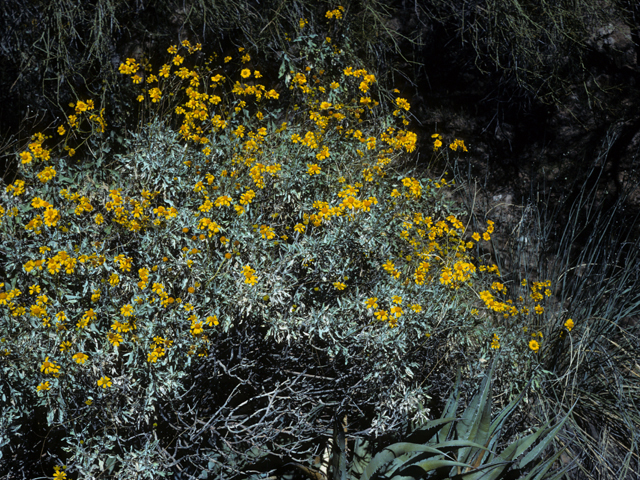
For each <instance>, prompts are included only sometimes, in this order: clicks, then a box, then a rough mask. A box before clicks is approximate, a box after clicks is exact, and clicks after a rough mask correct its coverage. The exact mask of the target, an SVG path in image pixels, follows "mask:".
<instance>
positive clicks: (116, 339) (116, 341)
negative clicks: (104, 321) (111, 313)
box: [107, 332, 123, 347]
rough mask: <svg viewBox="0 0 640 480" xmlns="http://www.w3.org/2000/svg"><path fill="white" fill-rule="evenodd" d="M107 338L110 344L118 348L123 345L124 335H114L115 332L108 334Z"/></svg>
mask: <svg viewBox="0 0 640 480" xmlns="http://www.w3.org/2000/svg"><path fill="white" fill-rule="evenodd" d="M107 338H108V339H109V342H110V343H111V344H112V345H113V346H114V347H117V346H118V345H120V344H121V343H122V340H123V338H122V335H120V334H119V333H113V332H109V333H108V334H107Z"/></svg>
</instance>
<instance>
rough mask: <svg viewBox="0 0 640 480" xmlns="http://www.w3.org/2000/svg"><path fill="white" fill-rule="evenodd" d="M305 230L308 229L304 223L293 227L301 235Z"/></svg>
mask: <svg viewBox="0 0 640 480" xmlns="http://www.w3.org/2000/svg"><path fill="white" fill-rule="evenodd" d="M305 228H306V227H305V226H304V225H303V224H302V223H296V225H295V227H293V229H294V230H295V231H296V232H299V233H304V229H305Z"/></svg>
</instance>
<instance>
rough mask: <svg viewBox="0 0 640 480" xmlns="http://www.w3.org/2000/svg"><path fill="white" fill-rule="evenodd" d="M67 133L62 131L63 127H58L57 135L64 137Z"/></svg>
mask: <svg viewBox="0 0 640 480" xmlns="http://www.w3.org/2000/svg"><path fill="white" fill-rule="evenodd" d="M66 132H67V131H66V130H65V129H64V125H60V126H59V127H58V135H64V134H65V133H66Z"/></svg>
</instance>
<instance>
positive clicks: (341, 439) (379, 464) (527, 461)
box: [300, 362, 568, 480]
mask: <svg viewBox="0 0 640 480" xmlns="http://www.w3.org/2000/svg"><path fill="white" fill-rule="evenodd" d="M494 366H495V362H494V364H493V365H492V367H491V370H490V372H489V373H488V374H487V375H486V376H485V378H484V380H483V382H482V385H481V387H480V390H479V392H478V393H477V394H476V396H475V397H474V398H473V400H472V401H471V403H470V405H469V406H468V407H467V409H466V410H465V412H464V414H463V415H462V417H459V418H458V417H456V410H457V409H458V404H459V400H460V391H459V386H460V375H458V379H457V381H456V386H455V388H454V390H453V392H452V393H451V396H450V397H449V399H448V401H447V403H446V406H445V409H444V411H443V414H442V417H441V418H439V419H437V420H433V421H430V422H428V423H426V424H425V425H423V426H421V427H419V428H418V429H417V430H416V431H414V432H413V433H412V434H411V435H410V436H409V437H408V438H407V441H405V442H400V443H394V444H393V445H389V446H388V447H386V448H384V449H383V450H382V451H380V452H378V453H376V455H374V456H372V454H371V452H370V451H369V443H368V442H367V441H364V440H357V441H356V442H355V445H354V449H353V451H354V452H353V453H354V455H353V459H352V461H351V464H350V465H349V466H348V468H347V459H346V439H345V433H344V429H343V428H341V425H338V424H337V423H336V425H335V427H334V435H333V451H332V458H331V461H330V464H331V469H330V475H328V477H329V478H331V479H333V480H375V479H397V480H401V479H407V480H408V479H414V478H426V479H456V480H476V479H483V480H495V479H501V478H510V479H516V478H519V479H523V480H542V479H545V480H551V479H557V478H560V477H561V476H562V475H563V474H564V473H565V471H566V470H567V468H568V467H565V468H564V469H562V470H560V471H552V470H551V469H552V467H553V464H554V463H555V462H556V460H558V458H559V457H560V455H561V454H562V451H563V450H561V451H559V452H557V453H555V454H554V455H552V456H550V457H548V458H546V460H542V459H541V457H542V454H543V452H544V451H545V450H546V449H547V447H548V446H549V445H550V443H551V441H552V440H553V438H554V437H555V435H556V434H557V433H558V431H559V430H560V429H561V428H562V426H563V424H564V422H565V421H566V419H567V417H565V418H564V419H562V420H561V421H560V422H559V423H558V424H557V425H555V426H550V422H547V423H545V424H544V425H543V426H542V427H540V428H538V429H537V430H536V431H535V432H534V433H531V434H529V435H527V436H525V437H524V438H520V439H518V440H516V441H514V442H512V443H511V444H510V445H508V446H507V447H506V448H504V449H502V451H501V452H500V453H497V451H496V449H497V448H498V447H499V446H501V445H502V444H503V443H504V439H502V440H501V434H502V432H503V427H504V425H505V423H506V421H507V419H508V418H509V417H510V415H511V414H513V412H514V411H515V410H516V407H517V405H518V404H519V403H520V401H521V400H522V398H523V396H524V392H525V391H526V389H525V390H523V392H522V393H521V394H520V395H519V396H518V397H517V398H516V399H514V400H513V401H512V402H511V403H510V404H509V405H507V406H506V407H505V408H504V409H503V410H502V411H501V412H500V413H499V414H498V415H497V416H496V417H495V418H494V419H493V420H492V418H491V401H490V394H491V377H492V376H493V370H494ZM300 470H302V471H303V472H304V473H305V474H306V476H307V477H308V478H312V479H314V480H322V479H325V478H326V477H325V475H323V474H321V473H320V472H315V471H311V470H310V469H307V468H304V469H302V468H301V469H300Z"/></svg>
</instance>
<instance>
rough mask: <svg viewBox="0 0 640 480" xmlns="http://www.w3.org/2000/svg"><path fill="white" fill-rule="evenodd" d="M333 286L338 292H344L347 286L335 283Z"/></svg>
mask: <svg viewBox="0 0 640 480" xmlns="http://www.w3.org/2000/svg"><path fill="white" fill-rule="evenodd" d="M333 286H334V287H335V288H337V289H338V290H344V289H345V288H347V286H346V285H345V284H344V283H342V282H333Z"/></svg>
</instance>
